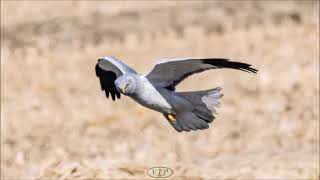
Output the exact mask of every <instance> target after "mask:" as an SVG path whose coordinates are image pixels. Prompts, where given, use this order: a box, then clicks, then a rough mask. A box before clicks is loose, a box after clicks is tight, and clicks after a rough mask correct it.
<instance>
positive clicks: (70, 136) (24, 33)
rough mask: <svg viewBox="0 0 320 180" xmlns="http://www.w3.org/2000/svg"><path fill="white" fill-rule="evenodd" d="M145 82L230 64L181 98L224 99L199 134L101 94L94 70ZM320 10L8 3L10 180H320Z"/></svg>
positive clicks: (5, 115)
mask: <svg viewBox="0 0 320 180" xmlns="http://www.w3.org/2000/svg"><path fill="white" fill-rule="evenodd" d="M103 56H114V57H117V58H120V59H122V60H123V61H124V62H126V63H127V64H129V65H130V66H132V67H133V68H135V69H136V70H137V71H138V72H140V73H147V72H148V71H149V70H150V69H151V68H152V67H153V65H154V64H155V63H156V62H157V61H158V60H160V59H163V58H174V57H202V58H204V57H222V58H231V59H234V60H238V61H241V62H246V63H250V64H252V65H253V67H255V68H257V69H258V70H259V72H258V74H249V73H245V72H241V71H235V70H229V69H219V70H212V71H208V72H204V73H201V74H197V75H194V76H192V77H190V78H188V79H187V80H185V81H184V82H183V83H182V84H181V85H179V86H178V88H177V91H186V90H202V89H209V88H213V87H217V86H221V87H223V93H224V97H223V98H222V106H221V107H220V108H218V109H217V111H218V116H217V118H216V119H215V121H214V122H213V123H212V124H210V128H209V129H207V130H203V131H201V130H200V131H193V132H183V133H178V132H176V131H175V130H174V129H173V128H172V127H171V125H170V124H169V123H168V122H167V120H166V119H165V118H164V117H163V116H162V114H160V113H158V112H155V111H152V110H150V109H147V108H144V107H142V106H140V105H139V104H137V103H135V102H134V101H133V100H131V99H130V98H128V97H122V98H121V100H118V101H115V102H113V101H112V100H110V99H106V98H105V95H104V92H103V91H101V90H100V84H99V80H98V79H97V77H96V75H95V71H94V67H95V64H96V63H97V59H98V58H100V57H103ZM319 92H320V89H319V1H309V2H298V1H294V2H291V1H283V2H272V1H265V2H249V1H241V2H226V3H224V2H222V1H212V2H209V1H206V2H199V1H185V2H174V1H172V2H170V1H164V2H161V1H158V2H155V3H150V2H144V1H137V2H133V1H131V2H130V1H125V2H103V1H95V2H86V1H82V2H75V1H74V2H68V1H64V2H62V1H60V2H54V1H51V2H40V1H32V2H27V1H23V2H14V1H1V179H6V178H52V179H78V178H79V179H97V178H100V179H130V178H131V179H132V178H135V179H147V178H151V177H149V176H148V174H147V170H148V169H150V168H152V167H159V166H162V167H167V168H170V169H171V170H172V171H173V175H172V176H170V177H169V179H170V178H172V179H215V178H228V179H229V178H231V179H240V178H245V179H259V178H260V179H261V178H264V179H270V178H280V179H288V178H293V179H320V172H319V153H320V150H319V145H320V143H319Z"/></svg>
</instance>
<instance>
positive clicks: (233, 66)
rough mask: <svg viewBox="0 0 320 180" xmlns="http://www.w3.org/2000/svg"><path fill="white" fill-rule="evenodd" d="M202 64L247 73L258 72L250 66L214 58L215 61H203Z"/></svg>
mask: <svg viewBox="0 0 320 180" xmlns="http://www.w3.org/2000/svg"><path fill="white" fill-rule="evenodd" d="M202 62H203V63H204V64H210V65H213V66H216V67H218V68H231V69H238V70H241V71H244V72H248V73H257V72H258V70H257V69H254V68H252V67H251V64H246V63H241V62H236V61H230V60H229V59H223V58H215V59H203V60H202Z"/></svg>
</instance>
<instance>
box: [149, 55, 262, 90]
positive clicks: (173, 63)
mask: <svg viewBox="0 0 320 180" xmlns="http://www.w3.org/2000/svg"><path fill="white" fill-rule="evenodd" d="M217 68H231V69H238V70H241V71H245V72H249V73H250V72H252V73H256V72H257V70H256V69H254V68H252V67H251V65H250V64H246V63H241V62H235V61H230V60H229V59H221V58H210V59H190V58H184V59H183V58H181V59H165V60H162V61H160V62H159V63H158V64H156V65H155V66H154V67H153V69H152V70H151V71H150V72H149V73H148V74H147V75H146V78H147V79H149V81H151V83H153V84H155V85H157V86H160V87H165V88H167V89H170V90H174V89H175V86H176V85H177V84H179V83H180V82H181V81H183V80H184V79H185V78H187V77H188V76H190V75H192V74H194V73H199V72H202V71H205V70H209V69H217Z"/></svg>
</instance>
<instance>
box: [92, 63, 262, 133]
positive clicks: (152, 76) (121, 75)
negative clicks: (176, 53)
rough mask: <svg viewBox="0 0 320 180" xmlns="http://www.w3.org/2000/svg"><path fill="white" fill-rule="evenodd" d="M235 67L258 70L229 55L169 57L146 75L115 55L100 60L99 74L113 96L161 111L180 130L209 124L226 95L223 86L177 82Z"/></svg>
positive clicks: (248, 70)
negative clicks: (193, 87)
mask: <svg viewBox="0 0 320 180" xmlns="http://www.w3.org/2000/svg"><path fill="white" fill-rule="evenodd" d="M217 68H231V69H238V70H242V71H245V72H252V73H256V72H257V70H256V69H254V68H252V67H251V65H250V64H245V63H241V62H234V61H230V60H228V59H220V58H210V59H192V58H181V59H166V60H162V61H160V62H159V63H158V64H156V65H155V66H154V67H153V69H152V70H151V71H150V72H149V73H148V74H146V75H141V74H138V73H137V72H136V71H135V70H133V69H132V68H130V67H129V66H127V65H126V64H124V63H123V62H121V61H120V60H118V59H116V58H113V57H103V58H101V59H99V60H98V63H97V65H96V74H97V76H98V77H99V79H100V84H101V89H102V90H104V91H105V93H106V96H107V97H108V98H109V94H111V97H112V99H113V100H115V99H116V97H117V98H118V99H120V96H121V93H122V94H124V95H127V96H129V97H131V98H132V99H134V100H135V101H136V102H138V103H140V104H141V105H143V106H145V107H147V108H150V109H153V110H155V111H158V112H160V113H162V114H163V115H164V117H165V118H166V119H167V120H168V122H169V123H170V124H171V125H172V126H173V127H174V128H175V129H176V130H177V131H178V132H181V131H190V130H197V129H207V128H209V125H208V123H211V122H212V121H213V119H215V116H214V114H215V110H214V107H216V106H218V105H219V100H220V98H221V97H222V95H223V94H222V93H221V88H220V87H217V88H214V89H209V90H204V91H191V92H176V91H175V86H176V85H178V84H179V83H180V82H181V81H183V80H184V79H185V78H187V77H188V76H190V75H192V74H195V73H200V72H202V71H205V70H209V69H217Z"/></svg>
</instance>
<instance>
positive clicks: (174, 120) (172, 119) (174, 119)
mask: <svg viewBox="0 0 320 180" xmlns="http://www.w3.org/2000/svg"><path fill="white" fill-rule="evenodd" d="M168 119H169V120H170V121H171V122H173V123H176V118H175V117H174V116H173V115H172V114H168Z"/></svg>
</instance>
